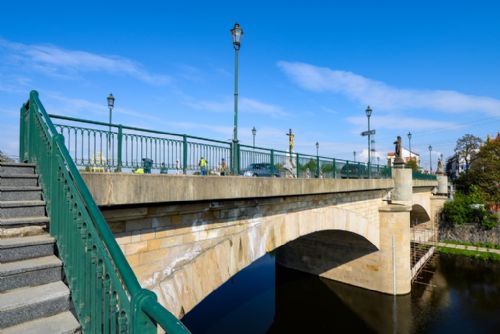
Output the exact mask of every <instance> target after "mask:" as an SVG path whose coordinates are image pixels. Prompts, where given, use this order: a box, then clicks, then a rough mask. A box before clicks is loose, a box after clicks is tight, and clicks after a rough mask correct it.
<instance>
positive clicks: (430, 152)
mask: <svg viewBox="0 0 500 334" xmlns="http://www.w3.org/2000/svg"><path fill="white" fill-rule="evenodd" d="M429 170H430V173H431V174H432V146H431V145H429Z"/></svg>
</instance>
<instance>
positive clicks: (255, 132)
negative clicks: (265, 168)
mask: <svg viewBox="0 0 500 334" xmlns="http://www.w3.org/2000/svg"><path fill="white" fill-rule="evenodd" d="M256 134H257V129H256V128H255V126H254V127H253V128H252V136H253V148H255V135H256Z"/></svg>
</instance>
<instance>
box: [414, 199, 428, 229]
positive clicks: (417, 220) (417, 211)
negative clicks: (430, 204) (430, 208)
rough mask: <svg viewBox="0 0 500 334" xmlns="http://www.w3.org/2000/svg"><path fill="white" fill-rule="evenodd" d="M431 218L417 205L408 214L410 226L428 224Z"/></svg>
mask: <svg viewBox="0 0 500 334" xmlns="http://www.w3.org/2000/svg"><path fill="white" fill-rule="evenodd" d="M430 220H431V217H430V215H429V213H428V212H427V210H426V209H425V208H424V207H422V206H421V205H419V204H414V205H413V206H412V209H411V212H410V226H411V227H413V226H417V225H420V224H425V223H428V222H430Z"/></svg>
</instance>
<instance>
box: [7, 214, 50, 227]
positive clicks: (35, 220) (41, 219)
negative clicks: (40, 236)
mask: <svg viewBox="0 0 500 334" xmlns="http://www.w3.org/2000/svg"><path fill="white" fill-rule="evenodd" d="M48 222H49V217H45V216H37V217H15V218H0V227H16V226H29V225H46V224H47V223H48Z"/></svg>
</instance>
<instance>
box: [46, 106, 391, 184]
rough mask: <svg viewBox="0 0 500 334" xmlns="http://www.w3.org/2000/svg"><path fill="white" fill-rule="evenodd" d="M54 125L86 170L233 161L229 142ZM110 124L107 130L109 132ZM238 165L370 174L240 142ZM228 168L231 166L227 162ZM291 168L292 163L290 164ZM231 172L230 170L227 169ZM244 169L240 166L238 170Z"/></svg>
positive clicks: (363, 168) (355, 166)
mask: <svg viewBox="0 0 500 334" xmlns="http://www.w3.org/2000/svg"><path fill="white" fill-rule="evenodd" d="M49 116H50V117H51V118H52V119H53V120H57V121H58V123H56V124H55V128H56V129H57V130H58V132H59V133H60V134H62V135H63V136H64V140H65V144H66V147H68V149H69V152H70V154H71V156H72V158H73V161H74V162H75V164H76V165H78V166H82V167H85V168H86V169H88V170H91V171H92V170H107V171H122V170H123V169H125V168H128V169H134V168H138V167H140V166H142V161H143V159H150V160H152V161H153V164H152V168H153V169H160V170H166V171H175V172H177V173H183V174H187V173H194V172H196V171H197V170H198V162H199V160H200V158H201V157H202V156H203V157H204V158H205V159H206V160H207V162H208V169H209V170H217V169H218V167H219V163H220V162H221V160H222V159H225V160H226V161H227V162H228V163H230V162H231V161H233V159H232V156H231V154H232V149H231V146H232V143H230V142H224V141H220V140H213V139H208V138H201V137H195V136H190V135H185V134H176V133H169V132H164V131H156V130H148V129H142V128H137V127H130V126H124V125H119V124H111V126H110V124H109V123H105V122H96V121H89V120H84V119H79V118H73V117H66V116H60V115H49ZM110 128H111V131H110V130H109V129H110ZM236 154H237V157H236V159H237V160H234V161H235V163H236V164H237V166H243V170H244V169H245V168H247V167H249V166H250V165H251V164H253V163H267V164H270V165H271V166H272V168H274V170H275V172H276V174H277V175H285V174H286V171H285V170H286V167H287V163H289V162H290V160H291V164H292V165H293V169H292V170H293V171H294V173H295V175H294V176H295V177H313V178H314V177H322V178H368V176H369V175H370V174H369V173H368V165H367V164H366V163H361V162H355V161H349V160H343V159H336V158H330V157H323V156H314V155H309V154H302V153H295V152H294V153H292V157H291V159H290V154H289V152H287V151H281V150H275V149H269V148H262V147H253V146H247V145H242V144H238V147H237V150H236ZM229 167H231V166H229ZM288 167H290V166H288ZM370 167H371V178H390V177H391V173H390V168H389V167H387V166H381V165H374V164H372V165H371V166H370ZM230 169H231V170H232V168H230ZM243 170H238V174H240V173H241V172H242V171H243Z"/></svg>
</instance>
